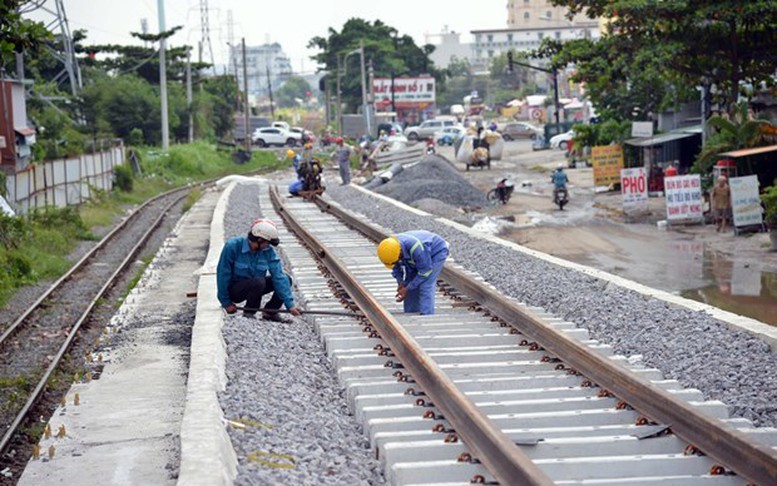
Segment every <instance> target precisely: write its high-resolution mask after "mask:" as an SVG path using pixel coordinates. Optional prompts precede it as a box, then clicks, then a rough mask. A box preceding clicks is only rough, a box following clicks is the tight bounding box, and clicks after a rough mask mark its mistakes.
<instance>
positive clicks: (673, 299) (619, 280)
mask: <svg viewBox="0 0 777 486" xmlns="http://www.w3.org/2000/svg"><path fill="white" fill-rule="evenodd" d="M351 187H353V188H354V189H357V190H359V191H362V192H363V193H365V194H369V195H370V196H372V197H376V198H378V199H381V200H382V201H385V202H388V203H391V204H394V205H395V206H397V207H399V208H402V209H404V210H406V211H410V212H412V213H414V214H417V215H419V216H426V217H430V218H434V219H435V220H436V221H438V222H440V223H442V224H446V225H448V226H451V227H453V228H456V229H457V230H459V231H462V232H465V233H467V234H469V235H471V236H472V237H474V238H480V239H483V240H487V241H490V242H492V243H497V244H499V245H503V246H506V247H509V248H511V249H514V250H516V251H520V252H522V253H524V254H526V255H529V256H532V257H535V258H539V259H541V260H545V261H547V262H549V263H553V264H556V265H560V266H562V267H566V268H569V269H572V270H577V271H578V272H582V273H584V274H586V275H590V276H592V277H594V278H598V279H600V280H604V281H606V282H610V283H612V284H614V285H618V286H619V287H623V288H626V289H629V290H633V291H634V292H638V293H640V294H642V295H645V296H649V297H653V298H655V299H659V300H663V301H664V302H667V303H669V304H673V305H677V306H680V307H684V308H686V309H689V310H692V311H701V312H706V313H707V314H710V315H711V316H713V317H714V318H716V319H718V320H720V321H721V322H724V323H725V324H726V325H727V326H728V327H729V328H731V329H734V330H741V331H747V332H749V333H750V334H752V335H754V336H756V337H758V338H759V339H761V340H763V341H764V342H766V343H767V344H768V345H769V346H770V347H771V348H772V351H775V352H777V328H775V327H773V326H770V325H768V324H764V323H763V322H761V321H757V320H755V319H751V318H749V317H745V316H740V315H739V314H734V313H733V312H728V311H725V310H722V309H718V308H717V307H713V306H710V305H707V304H704V303H701V302H697V301H695V300H691V299H686V298H684V297H680V296H679V295H674V294H671V293H669V292H666V291H664V290H659V289H654V288H652V287H648V286H646V285H642V284H640V283H637V282H634V281H632V280H628V279H625V278H623V277H619V276H617V275H613V274H611V273H608V272H605V271H602V270H597V269H595V268H591V267H588V266H585V265H580V264H578V263H574V262H570V261H568V260H564V259H562V258H558V257H554V256H553V255H548V254H547V253H542V252H540V251H537V250H532V249H530V248H526V247H524V246H521V245H518V244H517V243H513V242H511V241H507V240H504V239H502V238H499V237H496V236H492V235H484V234H482V233H479V232H476V231H473V230H472V229H471V228H469V227H468V226H465V225H463V224H460V223H456V222H455V221H451V220H449V219H446V218H440V217H437V216H435V215H433V214H429V213H427V212H425V211H421V210H420V209H416V208H413V207H410V206H408V205H407V204H404V203H402V202H400V201H397V200H395V199H391V198H389V197H386V196H384V195H382V194H378V193H375V192H372V191H370V190H367V189H364V188H363V187H360V186H358V185H355V184H351ZM453 259H454V260H455V259H456V256H455V255H453Z"/></svg>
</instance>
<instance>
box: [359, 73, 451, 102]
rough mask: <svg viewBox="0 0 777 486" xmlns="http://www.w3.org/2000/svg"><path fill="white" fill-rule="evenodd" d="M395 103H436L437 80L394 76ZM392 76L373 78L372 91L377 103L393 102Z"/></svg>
mask: <svg viewBox="0 0 777 486" xmlns="http://www.w3.org/2000/svg"><path fill="white" fill-rule="evenodd" d="M393 85H394V102H395V103H408V102H409V103H434V102H435V99H436V97H435V80H434V78H432V77H424V78H394V81H393ZM391 86H392V80H391V78H375V79H373V80H372V92H373V94H374V96H375V102H376V103H381V102H382V103H389V104H391Z"/></svg>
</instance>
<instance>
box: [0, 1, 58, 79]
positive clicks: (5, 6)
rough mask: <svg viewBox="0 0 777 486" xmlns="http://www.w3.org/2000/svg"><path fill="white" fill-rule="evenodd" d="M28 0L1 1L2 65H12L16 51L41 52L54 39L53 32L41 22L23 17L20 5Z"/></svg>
mask: <svg viewBox="0 0 777 486" xmlns="http://www.w3.org/2000/svg"><path fill="white" fill-rule="evenodd" d="M25 3H27V2H26V0H2V1H0V66H1V67H4V68H5V67H6V66H12V65H13V63H14V62H15V56H14V53H15V52H27V53H28V54H33V53H38V52H40V51H41V50H42V49H43V47H44V46H45V44H46V43H47V42H49V41H50V40H51V39H52V36H51V32H49V31H48V30H47V29H46V27H45V26H44V25H43V24H42V23H41V22H34V21H32V20H29V19H23V18H22V17H21V15H20V14H19V10H18V9H19V7H20V6H21V5H23V4H25Z"/></svg>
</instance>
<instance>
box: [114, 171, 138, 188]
mask: <svg viewBox="0 0 777 486" xmlns="http://www.w3.org/2000/svg"><path fill="white" fill-rule="evenodd" d="M113 179H114V182H115V184H116V187H118V188H119V190H121V191H123V192H132V185H133V180H132V169H130V167H129V166H128V165H126V164H122V165H117V166H116V168H115V169H113Z"/></svg>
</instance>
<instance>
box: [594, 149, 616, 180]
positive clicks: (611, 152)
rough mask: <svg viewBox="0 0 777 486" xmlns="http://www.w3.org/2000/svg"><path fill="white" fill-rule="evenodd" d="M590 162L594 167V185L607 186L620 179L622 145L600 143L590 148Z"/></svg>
mask: <svg viewBox="0 0 777 486" xmlns="http://www.w3.org/2000/svg"><path fill="white" fill-rule="evenodd" d="M591 164H592V165H593V167H594V185H595V186H609V185H610V184H618V183H620V181H621V169H622V168H623V147H621V146H620V145H601V146H598V147H592V148H591Z"/></svg>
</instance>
